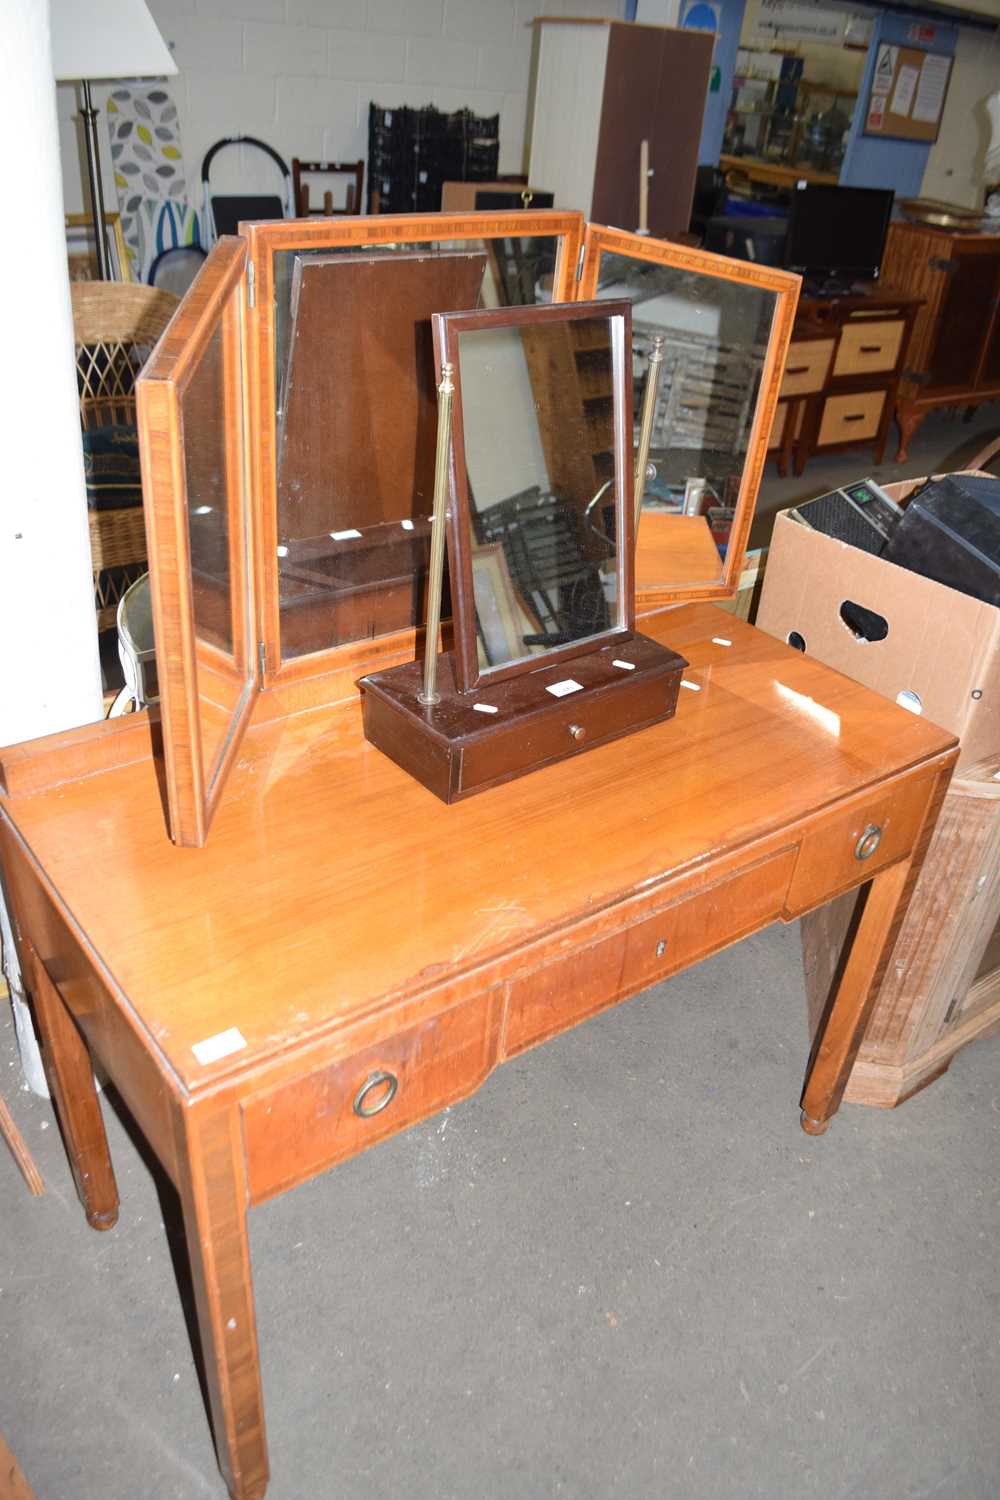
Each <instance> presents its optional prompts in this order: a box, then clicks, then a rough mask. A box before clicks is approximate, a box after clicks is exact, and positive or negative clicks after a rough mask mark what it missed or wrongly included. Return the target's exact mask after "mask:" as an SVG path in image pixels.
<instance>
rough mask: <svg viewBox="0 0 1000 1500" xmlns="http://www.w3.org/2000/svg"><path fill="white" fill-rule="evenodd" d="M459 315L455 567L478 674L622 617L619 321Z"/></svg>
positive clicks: (583, 638) (605, 629)
mask: <svg viewBox="0 0 1000 1500" xmlns="http://www.w3.org/2000/svg"><path fill="white" fill-rule="evenodd" d="M447 321H448V322H453V321H456V320H447ZM462 321H464V320H461V319H459V320H457V325H458V327H457V344H456V349H457V368H456V401H457V403H458V404H459V408H460V410H459V413H458V420H457V421H456V422H455V423H454V427H453V436H454V451H455V482H456V491H457V492H456V495H455V504H454V533H453V534H456V533H458V532H459V531H461V536H460V537H459V536H457V535H456V536H455V540H456V544H457V545H456V556H454V557H453V559H452V568H453V575H452V576H453V578H454V577H455V572H454V570H455V568H456V566H460V567H464V568H465V572H464V573H463V577H465V578H467V579H468V580H469V581H470V582H471V593H472V608H473V611H474V619H475V637H476V661H475V667H476V672H477V674H478V677H479V678H484V677H485V678H488V677H489V675H490V673H491V672H492V671H496V670H498V669H502V668H507V667H510V666H512V665H513V664H515V663H518V662H532V663H533V664H535V663H534V659H535V658H537V657H538V656H540V655H541V654H543V653H547V652H552V651H553V650H556V649H558V648H574V647H579V646H580V645H582V644H585V643H587V642H589V641H592V640H595V639H596V638H598V637H603V636H606V635H607V634H608V633H609V632H611V631H614V630H617V629H621V628H623V627H624V624H625V618H626V617H625V601H624V598H623V588H622V575H621V569H620V549H619V546H618V538H619V537H620V536H622V534H623V532H622V527H621V516H620V512H619V483H618V473H619V469H618V465H619V464H620V463H621V462H623V460H624V453H623V451H622V450H623V446H624V445H623V444H622V443H621V441H619V442H618V443H617V446H616V435H617V434H618V433H619V432H621V433H622V434H624V414H623V412H622V410H621V393H622V391H623V386H624V360H625V319H624V317H622V316H621V315H619V316H617V317H610V316H601V315H598V314H595V313H594V312H593V310H590V311H588V312H582V311H581V312H580V313H579V314H578V313H577V312H576V310H575V309H574V315H573V316H571V317H559V318H557V319H551V320H549V319H543V318H540V319H537V320H532V321H519V322H517V323H514V324H509V323H505V322H502V321H501V322H497V321H493V322H490V321H489V320H480V321H484V322H486V323H487V326H480V327H471V328H463V327H462V326H461V323H462ZM619 372H620V373H619ZM616 377H617V378H616ZM463 557H464V558H467V566H466V565H465V563H464V562H463Z"/></svg>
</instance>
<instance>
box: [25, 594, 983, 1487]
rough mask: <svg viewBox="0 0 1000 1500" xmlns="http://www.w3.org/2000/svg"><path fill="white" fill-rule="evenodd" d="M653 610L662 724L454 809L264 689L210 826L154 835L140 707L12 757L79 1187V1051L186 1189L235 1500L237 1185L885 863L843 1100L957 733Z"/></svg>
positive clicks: (276, 1183)
mask: <svg viewBox="0 0 1000 1500" xmlns="http://www.w3.org/2000/svg"><path fill="white" fill-rule="evenodd" d="M644 625H645V628H646V630H647V632H648V633H651V634H653V635H654V636H655V637H657V638H660V639H662V640H664V641H668V642H669V643H670V645H671V646H673V647H675V648H676V649H678V650H680V651H681V652H682V653H683V655H684V656H686V657H687V658H688V661H689V662H690V667H689V669H688V671H687V672H686V674H685V677H686V680H688V681H690V682H691V683H692V684H693V685H694V687H695V688H697V689H698V691H694V690H692V689H687V690H682V692H681V695H680V703H679V706H678V710H677V715H676V717H675V718H674V719H673V720H671V721H670V722H669V723H667V724H663V725H659V726H656V727H655V728H652V729H647V730H644V731H642V732H641V733H639V734H636V735H632V736H630V737H629V738H627V739H624V740H619V741H617V742H616V743H614V744H611V745H607V746H605V747H603V748H601V749H596V750H594V751H592V752H591V753H590V754H588V755H586V756H583V757H581V758H579V759H577V760H573V761H570V762H567V763H564V764H563V765H560V766H554V767H550V768H549V769H547V770H542V771H539V772H537V773H536V774H535V775H533V776H529V777H526V778H525V779H523V780H521V781H516V782H512V783H509V784H507V785H506V786H503V787H499V788H497V789H495V790H494V791H492V792H488V793H484V794H483V795H482V796H480V797H477V798H474V799H472V800H471V801H469V802H465V803H460V804H457V805H455V806H453V807H446V806H444V805H443V804H442V803H440V802H438V801H437V800H436V798H434V797H433V796H432V795H431V794H430V793H429V792H427V791H425V790H424V789H423V788H422V787H420V786H419V785H418V784H417V783H415V782H414V781H412V780H410V778H409V777H407V776H406V775H405V774H404V773H403V772H402V771H400V770H399V769H398V768H397V767H396V766H394V765H393V764H392V763H391V762H390V761H388V760H387V759H385V757H383V756H381V755H380V754H379V753H378V751H376V750H375V749H373V748H372V747H371V746H370V745H368V744H367V743H365V741H364V740H363V739H362V736H361V729H360V711H359V706H358V703H357V701H356V699H353V698H352V699H350V700H347V701H341V702H339V703H337V704H336V705H334V706H332V707H331V706H322V705H321V704H320V703H317V702H316V701H315V699H314V700H313V702H312V703H310V704H307V703H306V702H304V701H303V700H302V698H301V697H299V698H298V699H297V698H296V694H295V693H294V692H293V691H289V692H287V694H283V695H280V700H281V701H275V702H271V701H270V700H271V698H272V695H271V694H263V695H262V696H261V699H260V702H259V705H258V711H257V715H256V722H255V723H254V724H252V725H251V727H250V729H249V731H248V732H247V734H246V736H245V738H244V741H243V744H242V746H241V749H240V753H239V757H238V761H237V764H236V765H235V767H234V770H233V773H232V780H231V784H230V793H229V795H228V796H227V798H226V800H225V802H224V803H223V805H222V807H221V808H220V810H219V812H218V814H217V817H216V821H215V824H214V827H213V830H212V836H211V838H210V840H209V842H208V844H207V846H206V847H205V848H204V849H200V850H199V849H181V848H177V847H175V846H174V845H172V844H171V843H170V842H169V841H168V840H167V839H166V837H165V836H164V811H163V805H162V801H161V796H160V789H159V785H158V780H157V774H156V763H155V762H154V760H153V758H152V755H151V753H150V728H149V723H148V720H147V718H146V715H140V716H136V718H135V720H134V721H130V720H128V719H124V720H123V719H119V720H112V721H108V722H107V723H105V724H100V725H95V726H93V727H92V728H89V729H85V730H79V731H75V732H72V733H69V734H66V735H57V736H54V737H52V739H51V740H49V741H36V742H34V744H32V745H29V746H24V747H19V748H18V750H17V751H16V752H14V753H5V754H4V757H3V769H4V775H5V779H6V786H7V792H8V796H7V797H6V798H5V799H4V801H3V807H2V815H3V845H4V865H5V870H6V876H7V884H8V890H9V893H10V896H11V898H12V903H13V908H14V911H15V914H16V920H17V925H18V930H19V934H20V943H21V953H22V958H23V960H24V967H25V972H26V974H27V976H28V979H29V983H30V986H31V989H32V991H33V994H34V997H35V1004H36V1012H37V1016H38V1020H39V1024H40V1029H41V1031H42V1035H43V1042H44V1046H45V1050H46V1053H47V1054H48V1065H49V1074H50V1077H51V1078H52V1080H53V1084H54V1089H53V1092H54V1095H55V1099H56V1104H57V1107H58V1110H59V1115H60V1120H61V1123H62V1125H63V1129H64V1132H65V1135H66V1140H67V1145H68V1148H69V1152H70V1158H71V1162H72V1165H73V1168H74V1173H75V1176H76V1179H77V1184H78V1187H79V1189H80V1195H81V1197H82V1199H83V1201H84V1204H85V1207H86V1210H87V1216H88V1219H89V1221H90V1223H91V1224H93V1225H94V1227H95V1228H103V1229H106V1228H110V1227H111V1225H113V1224H114V1222H115V1220H116V1219H117V1216H118V1197H117V1192H116V1188H115V1182H114V1176H113V1174H112V1170H111V1165H110V1163H109V1161H108V1157H107V1148H106V1142H105V1137H104V1129H103V1125H102V1123H101V1114H100V1107H99V1104H98V1102H97V1098H96V1095H95V1093H94V1088H93V1083H92V1080H91V1057H90V1054H91V1053H93V1056H94V1057H96V1058H98V1059H99V1060H100V1062H101V1063H102V1065H103V1066H104V1068H105V1069H106V1071H107V1073H108V1075H109V1077H110V1078H111V1080H112V1082H113V1083H114V1085H115V1087H116V1088H117V1089H118V1090H119V1092H120V1093H121V1095H122V1097H123V1099H124V1100H125V1101H126V1103H127V1105H128V1107H129V1109H130V1110H131V1111H132V1113H133V1115H134V1116H135V1119H136V1121H137V1122H138V1124H139V1127H140V1129H141V1130H142V1132H143V1134H144V1135H145V1137H146V1139H147V1141H148V1142H149V1145H150V1147H151V1148H152V1150H153V1151H154V1152H155V1153H156V1155H157V1157H158V1159H159V1160H160V1162H161V1163H162V1164H163V1167H164V1169H165V1170H166V1171H167V1173H168V1174H169V1176H170V1177H171V1179H172V1180H173V1182H174V1183H175V1184H176V1186H177V1190H178V1192H179V1194H180V1198H181V1202H182V1205H183V1212H184V1222H185V1226H186V1229H187V1242H188V1250H189V1254H190V1257H191V1264H192V1269H193V1274H194V1284H195V1288H196V1294H197V1308H198V1319H199V1326H200V1330H201V1337H202V1342H203V1347H204V1351H205V1359H206V1364H207V1367H208V1375H209V1384H210V1390H211V1398H212V1410H213V1422H214V1428H215V1433H216V1442H217V1445H218V1451H219V1461H220V1466H221V1468H222V1471H223V1474H224V1475H225V1478H226V1482H227V1484H228V1486H229V1489H230V1493H231V1494H232V1495H233V1496H234V1497H238V1500H253V1497H258V1496H261V1495H263V1493H264V1490H265V1487H266V1483H267V1475H268V1468H267V1450H266V1445H265V1438H264V1419H263V1408H262V1400H261V1388H260V1375H259V1369H258V1360H257V1343H256V1330H255V1326H254V1311H253V1292H252V1285H251V1274H250V1262H249V1252H248V1246H247V1233H246V1211H247V1209H248V1207H251V1206H252V1205H253V1204H255V1203H260V1202H262V1201H263V1200H265V1199H267V1198H270V1197H272V1196H273V1195H275V1194H276V1193H279V1192H283V1191H284V1190H285V1189H287V1188H290V1187H293V1186H295V1184H296V1183H299V1182H302V1181H304V1180H306V1179H307V1178H309V1177H311V1176H313V1175H314V1174H316V1173H318V1172H322V1171H325V1170H326V1169H327V1168H328V1167H329V1166H331V1165H333V1164H334V1163H335V1162H338V1161H340V1160H342V1159H344V1158H345V1157H348V1156H351V1155H353V1154H354V1153H356V1152H358V1151H361V1150H363V1149H364V1148H365V1147H366V1146H368V1145H370V1144H372V1143H374V1142H375V1141H377V1140H380V1139H382V1138H383V1137H385V1136H387V1135H391V1134H393V1133H394V1132H396V1131H398V1130H401V1129H404V1128H405V1127H406V1126H408V1125H411V1124H413V1123H414V1122H415V1121H417V1120H420V1119H422V1118H423V1117H424V1116H426V1115H428V1114H431V1113H433V1112H434V1111H436V1110H439V1109H441V1108H443V1107H444V1106H445V1105H446V1104H450V1103H453V1102H454V1101H455V1100H457V1099H460V1098H462V1097H463V1096H464V1095H466V1094H469V1093H470V1092H472V1091H473V1090H474V1089H475V1088H477V1087H478V1085H479V1084H481V1083H482V1082H483V1080H484V1079H485V1078H486V1076H487V1074H488V1073H489V1072H490V1071H491V1069H493V1068H494V1067H495V1066H496V1065H497V1064H498V1063H499V1062H501V1061H503V1059H504V1058H505V1057H509V1056H512V1055H514V1054H516V1053H518V1052H520V1051H522V1050H524V1049H525V1048H527V1047H530V1046H533V1045H535V1044H536V1043H537V1042H541V1041H544V1040H545V1039H546V1038H548V1037H550V1036H553V1035H555V1034H556V1033H558V1032H560V1031H563V1030H565V1029H567V1028H568V1027H570V1026H573V1025H575V1024H576V1023H577V1022H578V1021H581V1020H583V1019H585V1018H586V1017H587V1016H588V1015H591V1014H592V1013H593V1012H595V1011H596V1010H599V1009H600V1008H602V1007H603V1006H607V1005H611V1004H614V1003H615V1002H617V1001H619V1000H623V999H626V998H627V997H628V996H630V995H632V994H634V993H636V992H637V991H639V990H641V989H643V988H644V987H646V986H647V985H650V984H653V983H655V982H656V981H658V980H660V979H662V978H664V977H666V976H668V975H669V974H671V973H674V972H676V971H677V970H679V969H682V968H684V967H685V966H686V965H688V964H690V963H693V962H696V961H697V960H698V959H700V958H703V957H705V956H706V955H707V954H709V953H711V952H714V951H716V950H717V949H719V948H722V947H724V946H725V945H726V944H728V943H731V942H733V941H734V940H736V939H737V938H741V937H744V936H746V935H748V934H749V933H751V932H754V931H756V930H758V929H759V928H761V927H764V926H766V925H767V924H768V923H770V922H773V921H775V920H779V919H780V920H789V919H791V918H794V917H796V916H798V915H799V914H800V913H801V912H803V911H805V910H808V909H810V908H812V907H815V906H818V905H819V904H821V903H822V902H824V901H826V900H828V899H830V898H831V897H832V896H835V895H836V894H838V892H840V891H843V890H845V889H847V888H848V887H850V886H853V885H857V884H859V883H860V882H862V881H864V880H867V879H869V878H871V884H870V888H869V895H868V900H867V904H866V906H865V910H864V916H863V919H862V921H861V924H860V927H859V929H858V932H857V934H856V936H855V940H854V945H853V947H852V949H851V955H850V961H849V963H848V964H847V967H846V969H845V971H844V973H843V977H842V980H841V984H840V988H839V991H838V994H837V998H836V1002H835V1004H834V1005H833V1007H832V1009H831V1010H830V1012H829V1013H828V1017H827V1020H826V1024H825V1027H824V1028H823V1030H822V1031H821V1033H820V1037H819V1041H818V1045H817V1048H816V1051H815V1054H814V1060H813V1061H812V1063H811V1065H810V1067H809V1070H808V1072H807V1076H806V1084H805V1088H804V1091H803V1096H802V1106H803V1111H804V1115H803V1124H804V1126H805V1128H806V1129H807V1130H809V1131H811V1132H813V1133H819V1132H821V1131H822V1130H825V1128H826V1125H827V1122H828V1121H829V1119H830V1118H831V1116H832V1115H833V1114H834V1113H835V1111H836V1109H837V1107H838V1105H839V1102H840V1097H841V1094H842V1092H843V1088H844V1085H845V1083H846V1080H847V1077H848V1075H849V1073H850V1069H851V1065H852V1062H853V1059H854V1055H855V1053H856V1051H857V1048H858V1046H859V1045H860V1042H861V1037H862V1034H863V1031H864V1026H865V1020H866V1017H867V1014H868V1011H869V1008H870V1005H871V1003H872V1001H873V998H874V995H875V993H876V991H877V988H878V983H879V979H880V977H881V973H882V970H883V968H884V966H885V963H886V961H887V958H888V955H889V953H890V951H891V945H892V940H893V936H894V933H895V930H896V927H897V926H898V924H899V922H900V921H901V919H902V914H903V911H904V909H905V904H906V901H907V899H908V896H909V891H910V888H911V886H912V884H913V881H914V879H915V875H916V873H917V868H918V866H919V862H920V859H921V858H922V854H923V849H924V845H925V843H926V840H927V838H928V837H929V834H930V831H931V827H932V824H933V819H934V817H935V815H936V811H937V807H938V804H939V802H940V799H941V797H942V796H943V793H944V789H945V786H946V784H947V781H948V778H949V776H950V774H951V768H952V765H953V763H954V760H955V751H954V748H953V745H954V741H953V740H952V738H951V736H949V735H947V734H945V733H944V732H943V731H942V730H939V729H936V728H935V727H934V726H933V725H930V724H927V723H925V722H924V721H923V720H921V719H919V718H915V717H914V716H913V715H911V714H908V713H906V712H905V711H904V710H902V709H899V708H896V707H895V705H893V704H890V703H887V702H885V701H884V700H883V699H881V698H879V697H877V696H876V695H875V694H874V693H872V692H870V691H869V690H868V689H866V688H863V687H860V686H858V685H857V684H855V683H853V682H851V681H849V679H847V678H846V677H842V676H840V675H839V674H838V673H836V672H832V671H830V670H829V669H828V668H825V667H823V666H820V665H819V664H818V663H815V662H812V661H809V660H807V659H806V658H805V657H803V656H802V655H800V654H799V653H797V652H795V651H793V650H792V649H791V648H790V647H787V646H783V645H782V644H781V643H779V642H777V641H774V640H772V639H770V638H769V637H767V636H764V635H762V634H761V633H760V632H758V631H756V630H755V629H753V628H752V627H750V626H748V625H745V624H743V623H742V622H741V621H738V620H736V619H734V618H733V617H731V616H728V615H724V614H722V613H721V612H720V611H718V610H717V609H715V608H713V607H712V606H711V605H705V604H703V605H692V606H685V607H683V608H681V609H678V610H674V611H666V612H664V613H662V614H659V615H656V616H653V617H648V618H647V619H646V620H645V621H644ZM716 637H718V638H722V639H728V640H730V641H731V642H732V644H731V645H730V646H724V645H718V644H715V642H714V639H713V638H716ZM275 696H276V697H277V696H278V695H275ZM296 710H298V711H296ZM281 713H284V714H287V715H288V716H287V717H279V716H278V715H279V714H281ZM73 778H75V779H73ZM45 782H49V783H50V784H48V785H44V784H42V783H45ZM35 786H37V787H38V789H37V790H33V787H35ZM588 827H591V828H598V829H600V831H601V832H600V838H599V841H598V842H597V843H596V844H595V843H594V842H593V841H592V840H589V839H588V838H587V836H586V829H587V828H588ZM871 829H880V830H881V833H880V835H879V837H878V840H877V847H875V848H874V850H873V851H872V853H871V854H870V855H869V857H868V858H867V859H862V858H860V857H859V854H861V853H864V848H865V846H864V844H863V840H864V839H865V838H866V837H867V838H868V840H869V843H871V842H873V840H874V838H875V836H874V834H872V833H869V832H868V830H871ZM431 848H433V850H434V853H433V855H431V854H430V853H429V849H431ZM734 1024H739V1022H738V1017H737V1016H736V1015H735V1014H734ZM237 1034H238V1035H237ZM213 1039H215V1042H214V1046H215V1048H216V1050H219V1051H222V1052H223V1055H221V1056H220V1057H219V1058H218V1060H217V1061H214V1062H213V1061H209V1062H205V1063H203V1062H200V1061H199V1060H198V1056H197V1054H196V1053H195V1051H194V1050H193V1048H195V1047H198V1049H199V1051H201V1052H202V1053H203V1055H204V1052H205V1044H206V1043H208V1044H209V1045H208V1053H209V1055H211V1052H212V1047H213ZM227 1044H228V1045H234V1046H235V1047H236V1049H237V1050H234V1051H231V1052H228V1053H226V1052H225V1051H224V1049H225V1048H226V1046H227ZM386 1075H391V1078H392V1079H395V1080H396V1083H397V1085H398V1086H397V1088H396V1092H395V1095H394V1097H393V1098H392V1099H391V1100H388V1102H385V1101H386V1094H387V1091H388V1089H389V1088H391V1087H392V1083H391V1079H389V1078H388V1077H387V1076H386ZM380 1079H382V1080H384V1081H379V1080H380ZM373 1080H374V1081H373ZM366 1088H367V1090H368V1092H367V1094H366V1093H365V1089H366ZM383 1103H384V1108H381V1109H379V1111H378V1112H377V1113H372V1114H371V1115H370V1116H369V1117H367V1118H366V1117H364V1115H363V1114H359V1113H358V1112H357V1110H358V1109H360V1110H361V1111H365V1110H368V1109H371V1110H374V1109H375V1108H376V1107H377V1106H378V1105H380V1104H383ZM789 1103H791V1101H789ZM106 1352H107V1353H108V1354H110V1353H111V1351H106Z"/></svg>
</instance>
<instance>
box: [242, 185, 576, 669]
mask: <svg viewBox="0 0 1000 1500" xmlns="http://www.w3.org/2000/svg"><path fill="white" fill-rule="evenodd" d="M240 234H241V235H242V236H243V237H244V238H245V240H246V242H247V245H248V251H249V265H250V277H251V288H252V291H251V298H250V312H249V318H248V329H247V347H248V367H249V370H248V373H249V383H250V407H249V410H250V418H249V422H250V431H251V432H252V433H253V435H254V440H253V442H252V443H251V444H250V454H249V473H250V490H251V494H252V496H253V507H254V536H255V549H256V553H255V555H256V566H255V575H256V606H257V623H258V632H259V651H260V663H261V670H262V686H264V687H267V688H271V687H278V686H285V685H290V684H292V683H294V682H300V681H302V680H303V679H306V678H310V677H315V676H316V675H318V674H320V673H325V672H329V671H330V670H331V669H333V668H336V669H337V670H338V671H339V672H341V673H342V674H343V681H344V689H345V692H347V691H352V690H353V683H354V681H355V679H356V678H357V677H358V675H359V674H360V673H361V672H362V671H364V670H366V669H371V668H372V666H373V665H378V666H381V665H385V666H387V665H389V664H390V663H392V662H395V661H404V660H406V659H408V658H409V659H412V657H413V655H414V654H415V652H416V649H417V641H418V638H419V635H420V633H421V632H420V627H418V626H414V627H411V628H409V629H407V630H404V631H396V632H393V633H392V634H390V635H386V636H380V637H378V638H376V639H374V640H364V641H354V642H350V643H348V644H345V645H341V646H334V647H331V648H329V649H328V650H325V651H316V652H311V653H309V654H308V655H304V656H298V657H291V658H288V659H286V660H282V657H281V621H280V610H279V604H278V560H277V547H278V534H277V519H278V517H277V454H276V409H275V408H276V403H275V374H276V368H275V367H276V355H275V318H274V285H275V278H274V257H275V255H277V254H280V253H282V252H287V251H296V250H302V251H314V250H334V249H348V248H352V249H356V250H363V249H366V248H377V247H378V246H389V245H399V246H404V245H422V244H424V245H426V244H431V243H435V242H437V241H447V242H448V243H449V244H450V245H456V244H462V243H464V242H475V241H479V240H495V239H507V238H521V239H539V238H558V239H559V241H560V246H559V252H558V254H557V258H556V272H555V284H554V286H553V301H555V302H571V301H573V299H574V295H575V287H576V273H577V267H578V264H579V258H580V249H581V246H582V243H583V215H582V214H580V213H567V212H553V211H540V212H538V213H533V212H531V211H525V210H523V209H520V210H517V211H515V212H510V213H506V214H496V213H493V212H483V213H462V214H430V215H428V214H396V215H389V214H386V215H382V214H376V215H370V216H359V217H356V218H355V217H351V218H342V219H339V220H329V219H309V220H294V219H293V220H287V221H283V220H276V221H268V222H265V223H251V224H241V225H240Z"/></svg>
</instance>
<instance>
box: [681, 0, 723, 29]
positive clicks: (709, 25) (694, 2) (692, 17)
mask: <svg viewBox="0 0 1000 1500" xmlns="http://www.w3.org/2000/svg"><path fill="white" fill-rule="evenodd" d="M681 25H682V26H683V27H685V28H686V29H687V30H688V31H714V32H718V31H719V29H720V28H719V4H718V0H681Z"/></svg>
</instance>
